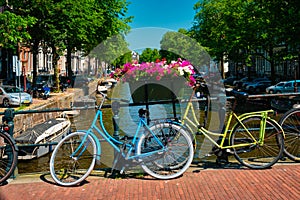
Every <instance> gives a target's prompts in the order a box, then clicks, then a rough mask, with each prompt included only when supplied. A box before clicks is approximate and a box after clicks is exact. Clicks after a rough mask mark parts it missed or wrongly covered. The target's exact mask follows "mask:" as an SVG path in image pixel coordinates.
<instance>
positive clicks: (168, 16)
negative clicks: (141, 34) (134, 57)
mask: <svg viewBox="0 0 300 200" xmlns="http://www.w3.org/2000/svg"><path fill="white" fill-rule="evenodd" d="M128 1H129V2H131V4H130V5H129V7H128V15H130V16H134V19H133V23H131V24H130V26H131V27H132V28H141V27H160V28H168V29H172V30H174V31H177V30H178V29H179V28H185V29H189V28H190V27H191V26H192V23H193V18H194V16H195V11H194V9H193V6H194V4H195V3H196V2H197V1H198V0H128Z"/></svg>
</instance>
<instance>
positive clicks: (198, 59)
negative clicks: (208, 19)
mask: <svg viewBox="0 0 300 200" xmlns="http://www.w3.org/2000/svg"><path fill="white" fill-rule="evenodd" d="M160 44H161V51H160V53H161V56H162V57H163V58H165V59H166V60H167V61H168V62H170V61H172V60H177V59H178V58H183V59H186V60H189V61H190V62H191V63H192V64H193V65H194V66H201V65H205V64H207V63H209V56H208V54H207V53H206V51H205V49H204V48H203V47H202V46H201V45H200V44H199V43H198V42H197V41H196V40H195V39H193V38H191V37H190V35H189V34H188V32H187V31H186V30H184V29H180V30H179V32H167V33H166V34H165V35H164V36H163V38H162V40H161V42H160Z"/></svg>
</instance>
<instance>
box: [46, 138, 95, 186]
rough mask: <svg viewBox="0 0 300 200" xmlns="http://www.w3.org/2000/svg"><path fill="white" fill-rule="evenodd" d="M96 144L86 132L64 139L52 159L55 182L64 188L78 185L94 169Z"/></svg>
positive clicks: (51, 169)
mask: <svg viewBox="0 0 300 200" xmlns="http://www.w3.org/2000/svg"><path fill="white" fill-rule="evenodd" d="M96 150H97V149H96V143H95V141H94V139H93V138H92V136H90V135H88V136H86V133H84V132H74V133H71V134H70V135H68V136H66V137H65V138H64V139H62V140H61V141H60V142H59V143H58V144H57V146H56V147H55V149H54V151H53V153H52V155H51V159H50V173H51V176H52V178H53V180H54V181H55V182H56V183H57V184H59V185H62V186H73V185H77V184H79V183H80V182H82V181H83V180H85V179H86V178H87V177H88V175H89V174H90V173H91V171H92V170H93V169H94V165H95V160H96Z"/></svg>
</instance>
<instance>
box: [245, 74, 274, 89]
mask: <svg viewBox="0 0 300 200" xmlns="http://www.w3.org/2000/svg"><path fill="white" fill-rule="evenodd" d="M260 81H271V80H270V79H268V78H265V77H264V78H255V79H252V80H250V81H245V82H243V84H242V88H243V89H246V87H247V86H248V85H249V84H255V83H257V82H260Z"/></svg>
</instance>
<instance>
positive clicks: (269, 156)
mask: <svg viewBox="0 0 300 200" xmlns="http://www.w3.org/2000/svg"><path fill="white" fill-rule="evenodd" d="M261 121H262V117H258V116H257V117H250V118H246V119H244V120H242V123H243V125H241V124H237V126H235V128H234V129H233V132H232V135H231V138H230V141H231V145H233V146H234V148H233V151H234V156H235V158H236V159H237V160H238V161H239V162H240V163H241V164H243V165H244V166H246V167H249V168H251V169H265V168H269V167H271V166H272V165H274V164H275V163H276V162H277V161H278V160H279V159H280V158H281V156H282V153H283V149H284V141H283V133H282V131H281V129H280V127H279V126H278V125H277V124H276V123H275V122H273V121H272V120H271V119H267V121H266V127H265V135H264V138H261V134H260V126H261ZM245 128H246V129H245ZM247 131H248V132H247ZM253 138H255V140H254V139H253Z"/></svg>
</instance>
